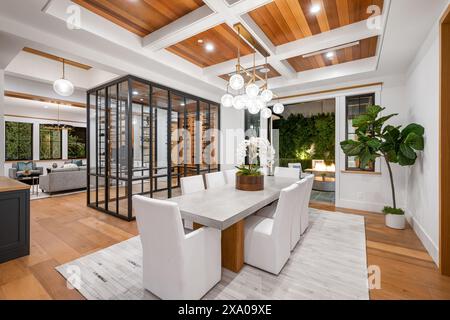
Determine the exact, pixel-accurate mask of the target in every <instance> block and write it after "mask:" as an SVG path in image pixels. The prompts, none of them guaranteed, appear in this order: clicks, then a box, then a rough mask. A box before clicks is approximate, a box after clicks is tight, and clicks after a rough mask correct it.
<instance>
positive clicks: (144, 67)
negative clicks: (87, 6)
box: [0, 0, 448, 101]
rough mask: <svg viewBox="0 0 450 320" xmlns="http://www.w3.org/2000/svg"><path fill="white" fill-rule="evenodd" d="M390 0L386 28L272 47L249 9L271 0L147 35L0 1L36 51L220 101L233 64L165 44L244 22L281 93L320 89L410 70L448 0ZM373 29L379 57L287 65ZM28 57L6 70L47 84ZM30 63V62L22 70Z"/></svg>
mask: <svg viewBox="0 0 450 320" xmlns="http://www.w3.org/2000/svg"><path fill="white" fill-rule="evenodd" d="M385 1H386V4H387V5H386V6H385V9H386V10H385V11H384V13H383V19H384V22H383V23H382V28H381V29H380V30H376V31H373V30H368V29H367V28H366V27H365V26H364V25H362V24H359V25H357V24H356V25H352V26H349V27H344V28H340V29H337V30H334V31H331V32H328V33H326V34H321V35H317V36H313V37H310V38H307V39H303V40H299V41H296V42H295V43H289V44H287V45H283V46H280V47H274V46H273V45H272V44H271V43H270V41H268V39H267V38H266V37H264V35H263V34H261V32H260V30H258V29H259V28H257V27H255V26H254V25H253V24H252V21H251V20H249V17H248V15H246V14H245V12H247V11H248V10H249V9H251V8H254V7H256V6H259V5H263V4H265V3H267V2H270V0H241V1H237V2H233V3H234V5H233V6H230V5H229V4H228V2H225V1H224V0H205V3H206V4H207V5H208V7H209V9H210V10H209V11H208V10H205V9H203V11H199V12H197V13H196V14H197V15H199V16H198V17H196V16H195V15H194V17H196V19H193V18H191V19H190V20H186V19H184V20H182V21H175V22H174V23H173V24H172V25H169V26H167V27H164V28H162V29H160V30H158V31H157V32H155V33H152V34H150V35H149V36H147V37H145V38H144V39H141V38H140V37H138V36H136V35H134V34H132V33H130V32H128V31H126V30H124V29H122V28H120V27H118V26H117V25H115V24H113V23H111V22H109V21H107V20H106V19H103V18H101V17H99V16H97V15H95V14H93V13H91V12H89V11H86V10H84V9H82V16H81V17H82V20H81V22H82V29H81V30H70V29H68V28H67V27H66V23H65V19H66V17H67V13H66V10H67V7H68V6H69V5H72V3H71V2H70V1H69V0H57V1H56V0H53V1H50V2H48V1H47V0H33V1H29V0H7V1H2V2H1V3H0V31H4V32H7V33H11V34H15V35H17V36H18V37H20V38H21V39H22V40H23V42H24V43H26V44H27V45H28V46H30V47H33V48H35V49H39V50H42V51H46V52H49V53H52V54H55V55H59V56H64V57H65V58H67V59H72V60H76V61H79V62H81V63H85V64H88V65H91V66H93V67H94V69H95V70H97V71H96V72H98V73H100V74H101V75H100V76H99V78H98V79H97V80H96V81H97V82H101V81H100V80H101V79H104V78H108V76H107V75H112V74H113V75H124V74H135V75H137V76H140V77H143V78H146V79H149V80H152V81H154V82H157V83H161V84H164V85H167V86H170V87H174V88H176V89H179V90H182V91H186V92H190V93H192V94H196V95H200V96H202V97H205V98H208V99H211V100H216V101H217V100H219V98H220V95H221V94H222V92H223V91H224V89H225V81H224V80H222V79H220V78H218V77H217V75H220V74H224V73H228V72H230V71H232V70H233V66H234V64H235V62H234V61H230V62H225V63H223V64H220V65H216V66H212V67H210V68H206V69H201V68H199V67H197V66H195V65H193V64H191V63H189V62H187V61H185V60H183V59H181V58H180V57H178V56H176V55H173V54H171V53H169V52H168V51H166V50H164V49H162V48H164V47H166V46H167V45H170V44H173V43H175V42H178V41H179V40H182V39H185V38H187V37H189V36H191V35H194V34H196V33H199V32H201V31H203V30H205V29H208V28H209V27H211V26H213V25H217V24H220V23H222V22H224V21H225V22H226V23H228V24H229V25H233V24H234V23H236V22H238V21H240V22H242V23H243V24H244V25H246V27H248V28H249V29H250V31H251V32H252V33H253V35H254V36H255V37H256V38H257V39H258V40H259V41H260V42H261V43H262V44H263V45H264V47H265V48H266V49H267V50H268V51H269V52H270V53H271V54H272V55H271V57H270V58H269V63H271V64H272V65H273V66H274V67H275V68H276V69H277V70H278V71H279V72H280V73H281V74H282V75H283V76H282V77H280V78H277V79H274V80H271V81H270V82H269V85H270V86H271V87H272V88H274V90H275V91H276V92H278V93H281V92H288V91H289V92H291V91H295V90H301V89H302V88H305V87H314V86H320V85H321V84H324V83H330V81H333V80H336V79H345V80H346V81H351V80H352V79H353V78H354V79H360V78H361V77H376V76H380V75H390V74H398V73H404V72H406V70H407V68H408V66H409V65H410V63H411V62H412V60H413V58H414V56H415V54H416V53H417V50H418V48H419V47H420V45H421V44H422V43H423V41H424V40H425V38H426V35H427V34H428V32H429V30H430V29H431V27H432V25H433V24H434V23H435V22H436V21H437V18H438V16H439V14H440V13H441V12H442V10H443V8H444V6H445V5H446V4H447V3H448V0H428V1H424V0H390V1H389V0H385ZM47 2H48V3H47ZM389 3H390V5H389ZM44 7H45V10H43V9H44ZM243 13H244V14H243ZM202 14H203V15H204V16H201V15H202ZM242 14H243V15H242ZM374 32H375V34H379V35H380V37H381V39H382V41H380V43H381V44H380V47H379V50H378V53H379V55H378V56H377V57H375V58H369V59H365V60H360V61H354V62H350V63H346V64H341V65H336V66H331V67H326V68H321V69H317V70H311V71H306V72H302V73H295V72H293V70H292V69H291V68H289V67H287V66H286V65H285V64H283V62H282V60H284V59H286V57H288V56H290V55H292V54H293V53H295V54H296V55H298V53H308V52H312V51H316V50H320V49H323V48H329V47H331V46H334V45H337V44H339V43H341V44H342V43H348V42H349V40H351V39H353V38H354V37H358V36H361V35H369V33H370V34H374ZM360 39H361V38H360ZM0 50H2V49H1V48H0ZM30 59H31V60H33V59H32V58H30V57H26V55H24V54H20V55H19V56H18V57H16V59H15V60H14V61H13V63H12V64H11V65H10V66H9V67H8V69H7V71H9V72H13V73H22V74H24V73H26V74H28V75H29V76H30V77H33V78H35V77H41V78H42V79H43V80H45V81H50V80H51V79H52V78H53V77H54V76H55V72H56V71H53V70H54V69H53V68H54V67H50V66H49V67H48V68H46V70H47V71H48V72H47V73H46V72H43V70H40V69H39V67H30V66H31V65H34V63H36V62H38V61H34V62H31V60H30ZM258 60H261V57H259V59H258ZM27 64H28V66H29V67H24V66H25V65H27ZM243 64H244V66H247V65H249V64H251V60H250V59H248V58H244V63H243ZM100 70H101V71H100ZM103 76H104V77H103ZM73 77H74V82H76V85H77V86H80V87H81V88H83V87H84V88H86V87H89V86H93V84H94V83H95V82H96V81H91V82H90V81H89V80H86V79H85V78H83V76H81V75H78V74H76V73H74V74H73ZM92 78H95V77H93V76H92Z"/></svg>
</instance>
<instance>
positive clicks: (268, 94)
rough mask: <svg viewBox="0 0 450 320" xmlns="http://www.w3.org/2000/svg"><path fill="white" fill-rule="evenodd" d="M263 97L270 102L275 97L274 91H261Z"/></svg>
mask: <svg viewBox="0 0 450 320" xmlns="http://www.w3.org/2000/svg"><path fill="white" fill-rule="evenodd" d="M261 97H262V98H263V100H264V102H266V103H269V102H270V101H272V99H273V92H272V91H271V90H269V89H265V90H264V91H263V92H261Z"/></svg>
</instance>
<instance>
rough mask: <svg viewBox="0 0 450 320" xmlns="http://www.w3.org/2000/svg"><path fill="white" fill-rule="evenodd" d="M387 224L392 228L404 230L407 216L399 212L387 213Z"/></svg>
mask: <svg viewBox="0 0 450 320" xmlns="http://www.w3.org/2000/svg"><path fill="white" fill-rule="evenodd" d="M386 225H387V226H388V227H389V228H392V229H397V230H403V229H405V225H406V219H405V216H404V215H398V214H387V215H386Z"/></svg>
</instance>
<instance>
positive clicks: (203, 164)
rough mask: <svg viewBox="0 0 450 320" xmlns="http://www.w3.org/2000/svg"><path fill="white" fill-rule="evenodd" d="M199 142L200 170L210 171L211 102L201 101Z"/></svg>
mask: <svg viewBox="0 0 450 320" xmlns="http://www.w3.org/2000/svg"><path fill="white" fill-rule="evenodd" d="M197 125H198V127H197V132H198V134H197V143H198V145H199V147H200V152H201V157H200V159H199V160H200V161H199V165H200V172H201V173H205V172H209V161H210V159H209V155H208V145H209V132H208V130H209V104H208V103H206V102H203V101H200V110H199V121H198V123H197Z"/></svg>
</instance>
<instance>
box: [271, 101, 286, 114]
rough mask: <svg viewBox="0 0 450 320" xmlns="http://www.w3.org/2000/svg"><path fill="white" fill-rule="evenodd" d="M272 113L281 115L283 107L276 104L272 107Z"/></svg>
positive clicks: (280, 104)
mask: <svg viewBox="0 0 450 320" xmlns="http://www.w3.org/2000/svg"><path fill="white" fill-rule="evenodd" d="M273 112H274V113H276V114H282V113H283V112H284V105H283V104H282V103H279V102H278V103H276V104H275V105H274V106H273Z"/></svg>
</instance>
